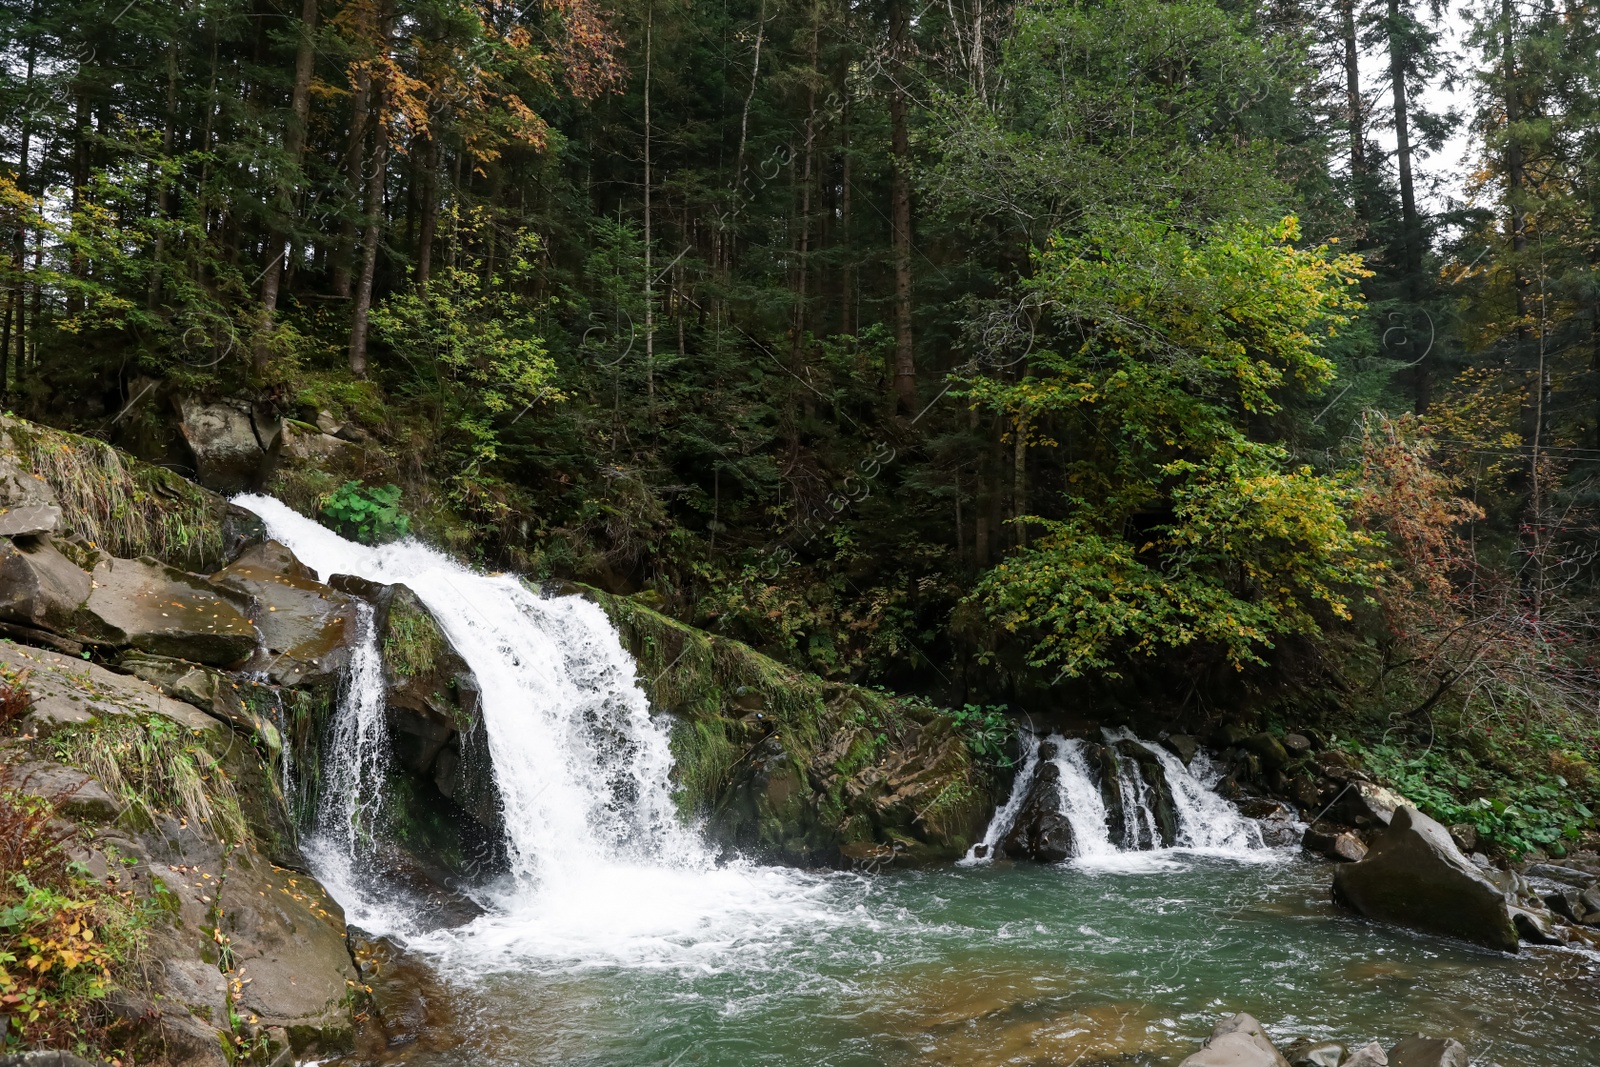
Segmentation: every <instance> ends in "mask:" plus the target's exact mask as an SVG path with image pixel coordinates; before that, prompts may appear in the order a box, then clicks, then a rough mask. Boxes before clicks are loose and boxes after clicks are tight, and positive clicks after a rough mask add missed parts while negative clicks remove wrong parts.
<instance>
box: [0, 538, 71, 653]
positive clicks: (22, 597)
mask: <svg viewBox="0 0 1600 1067" xmlns="http://www.w3.org/2000/svg"><path fill="white" fill-rule="evenodd" d="M89 591H90V584H89V575H88V573H87V572H85V571H83V570H82V569H80V568H79V567H78V566H77V565H76V564H74V563H73V562H72V561H71V560H70V559H68V558H67V557H66V556H63V555H62V554H61V553H60V552H59V551H58V550H57V549H56V547H55V546H54V545H53V544H51V543H50V542H49V541H48V540H43V539H38V538H24V539H23V540H22V541H20V542H16V541H8V540H0V618H5V619H8V620H10V621H12V622H18V623H22V624H24V625H26V626H35V627H38V628H40V629H42V630H51V631H60V630H68V631H70V630H71V628H72V626H73V622H74V620H75V619H76V617H77V613H78V609H79V608H81V607H82V606H83V602H84V601H86V600H88V599H89Z"/></svg>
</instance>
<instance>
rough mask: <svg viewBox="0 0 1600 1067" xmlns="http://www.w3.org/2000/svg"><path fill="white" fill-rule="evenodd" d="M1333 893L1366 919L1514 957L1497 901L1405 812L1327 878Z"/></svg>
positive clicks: (1444, 835) (1496, 892)
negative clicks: (1354, 860)
mask: <svg viewBox="0 0 1600 1067" xmlns="http://www.w3.org/2000/svg"><path fill="white" fill-rule="evenodd" d="M1333 895H1334V899H1335V900H1337V901H1339V902H1340V903H1342V904H1345V905H1346V906H1348V907H1350V908H1353V909H1354V910H1355V911H1357V912H1359V913H1361V914H1362V915H1365V916H1366V917H1367V918H1369V919H1376V920H1378V921H1379V922H1389V923H1395V924H1398V925H1400V926H1408V927H1411V928H1412V929H1416V930H1424V931H1428V932H1430V933H1436V934H1444V935H1446V936H1448V937H1459V938H1461V939H1462V940H1464V941H1472V942H1474V943H1476V944H1480V945H1484V946H1486V947H1488V948H1495V949H1500V950H1502V951H1505V952H1515V951H1517V931H1516V928H1515V927H1514V926H1513V925H1512V921H1511V913H1510V909H1509V907H1508V906H1507V903H1506V898H1505V895H1504V894H1503V893H1502V892H1501V891H1500V889H1499V887H1497V886H1496V885H1495V884H1494V883H1493V882H1491V881H1490V880H1489V879H1488V878H1486V877H1484V875H1483V872H1481V871H1480V870H1478V868H1477V867H1475V866H1473V865H1472V863H1470V862H1469V861H1468V860H1467V858H1466V857H1465V856H1463V855H1462V854H1461V852H1460V850H1458V849H1457V848H1456V846H1455V843H1454V842H1453V841H1451V840H1450V832H1449V831H1448V830H1446V829H1445V828H1444V827H1443V826H1441V825H1439V824H1438V823H1437V822H1434V821H1433V820H1432V819H1430V818H1428V817H1427V816H1426V815H1424V814H1422V813H1421V812H1420V811H1418V810H1417V809H1415V808H1412V807H1404V806H1403V807H1401V808H1400V809H1399V810H1397V811H1396V812H1395V814H1394V818H1393V820H1392V821H1391V822H1390V824H1389V828H1388V829H1387V830H1385V831H1383V832H1382V833H1381V834H1379V835H1378V836H1377V838H1376V839H1375V840H1374V841H1373V843H1372V848H1371V850H1370V851H1369V852H1368V853H1367V855H1366V857H1365V858H1364V859H1362V860H1361V861H1360V862H1357V863H1350V864H1345V865H1343V866H1341V867H1339V868H1338V869H1337V870H1336V871H1335V872H1334V875H1333Z"/></svg>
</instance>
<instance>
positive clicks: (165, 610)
mask: <svg viewBox="0 0 1600 1067" xmlns="http://www.w3.org/2000/svg"><path fill="white" fill-rule="evenodd" d="M92 577H93V579H94V588H93V590H92V591H91V592H90V593H89V599H88V601H87V603H85V604H84V606H83V608H82V610H80V611H79V613H78V625H79V628H80V629H81V630H82V631H83V632H84V633H85V634H87V635H88V636H89V637H91V638H94V639H97V640H100V641H104V642H106V643H107V644H110V645H115V646H116V647H118V648H129V647H132V648H137V649H140V650H142V651H145V652H152V653H154V654H156V655H158V656H174V657H176V658H178V659H187V660H193V661H195V662H197V663H209V664H214V665H216V666H219V667H231V666H235V665H237V664H242V663H244V662H245V661H247V660H248V659H249V658H250V656H251V654H252V653H254V652H255V650H256V645H257V643H258V640H259V639H258V636H257V634H256V628H255V627H254V626H252V625H250V620H249V619H247V618H245V617H244V615H242V614H241V613H240V612H239V610H238V609H237V608H236V607H234V605H233V603H232V602H231V601H230V600H229V599H228V598H226V597H224V596H222V595H221V594H220V593H219V592H218V591H217V589H216V588H215V587H214V586H213V585H211V583H210V582H208V581H207V580H206V579H205V578H202V577H201V576H199V575H197V574H188V573H186V572H184V571H180V570H178V569H177V568H176V567H169V566H167V565H166V564H165V563H162V562H160V561H159V560H156V559H152V558H150V557H149V556H145V557H143V558H141V559H137V560H133V559H112V560H105V561H103V562H102V563H100V564H99V565H98V566H97V567H95V569H94V574H93V576H92Z"/></svg>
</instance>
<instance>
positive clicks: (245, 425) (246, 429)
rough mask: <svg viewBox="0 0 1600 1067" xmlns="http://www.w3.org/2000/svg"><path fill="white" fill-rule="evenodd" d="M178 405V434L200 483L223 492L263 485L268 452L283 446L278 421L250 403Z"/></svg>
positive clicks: (188, 401)
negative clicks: (192, 460)
mask: <svg viewBox="0 0 1600 1067" xmlns="http://www.w3.org/2000/svg"><path fill="white" fill-rule="evenodd" d="M173 403H174V405H175V406H176V407H177V409H178V431H179V432H180V433H181V434H183V440H184V443H185V444H187V445H188V446H189V451H190V453H191V454H192V455H193V456H194V467H195V480H196V481H198V482H199V483H200V484H201V485H203V486H205V487H206V488H207V489H214V490H216V491H217V492H223V493H237V492H240V491H242V490H245V489H253V488H256V487H257V486H258V485H260V481H261V474H262V470H263V467H264V465H265V463H266V458H267V453H268V452H269V451H270V450H271V449H272V447H273V446H274V445H276V444H277V440H278V436H279V427H278V422H277V420H275V419H270V418H268V417H267V416H266V415H265V414H264V413H261V412H258V411H256V410H254V409H252V408H251V407H250V406H248V405H245V404H227V403H218V404H206V403H201V402H200V401H198V400H196V399H194V398H192V397H189V398H185V397H175V398H174V400H173Z"/></svg>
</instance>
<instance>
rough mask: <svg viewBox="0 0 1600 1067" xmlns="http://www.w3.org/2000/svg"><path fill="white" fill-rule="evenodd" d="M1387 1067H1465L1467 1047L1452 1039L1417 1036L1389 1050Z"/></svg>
mask: <svg viewBox="0 0 1600 1067" xmlns="http://www.w3.org/2000/svg"><path fill="white" fill-rule="evenodd" d="M1389 1067H1467V1046H1465V1045H1463V1044H1462V1043H1461V1042H1459V1041H1457V1040H1456V1039H1455V1038H1453V1037H1423V1036H1422V1035H1421V1034H1417V1035H1416V1036H1415V1037H1408V1038H1406V1039H1405V1040H1403V1041H1401V1042H1400V1043H1399V1044H1397V1045H1396V1046H1395V1047H1394V1048H1392V1049H1390V1050H1389Z"/></svg>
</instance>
